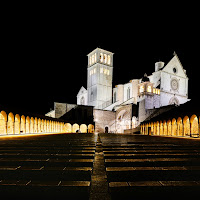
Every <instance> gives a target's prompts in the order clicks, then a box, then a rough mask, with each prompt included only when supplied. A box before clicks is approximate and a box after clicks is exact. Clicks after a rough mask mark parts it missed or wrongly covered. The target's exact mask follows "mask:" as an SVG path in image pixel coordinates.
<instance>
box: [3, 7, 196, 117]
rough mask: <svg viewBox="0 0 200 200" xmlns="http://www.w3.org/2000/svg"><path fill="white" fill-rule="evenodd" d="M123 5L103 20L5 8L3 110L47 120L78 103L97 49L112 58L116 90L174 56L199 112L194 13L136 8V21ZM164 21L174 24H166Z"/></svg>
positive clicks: (91, 14) (87, 15)
mask: <svg viewBox="0 0 200 200" xmlns="http://www.w3.org/2000/svg"><path fill="white" fill-rule="evenodd" d="M118 6H119V7H118V9H114V8H113V9H112V12H110V11H109V12H108V10H104V11H101V13H100V10H99V9H98V10H96V11H95V12H88V10H85V9H83V10H81V11H77V10H76V9H75V8H74V7H73V8H72V12H71V13H69V11H70V7H68V8H67V10H66V11H63V10H64V9H62V12H60V11H59V9H56V11H55V10H54V9H53V6H52V7H51V9H48V8H46V9H44V7H43V9H22V10H18V11H15V12H14V13H13V12H12V11H13V10H10V9H8V10H7V11H8V12H6V15H5V16H4V17H3V22H2V24H1V45H0V48H1V97H0V105H3V106H7V107H11V108H12V107H13V108H16V109H19V110H22V111H27V112H33V113H38V114H45V113H47V112H48V111H50V108H53V102H64V103H76V95H77V93H78V91H79V89H80V88H81V86H84V87H85V88H86V87H87V54H88V53H90V52H91V51H92V50H94V49H95V48H97V47H100V48H102V49H105V50H108V51H111V52H113V53H114V63H113V67H114V68H113V70H114V75H113V87H114V86H115V85H116V84H120V83H121V84H124V83H127V82H128V81H129V80H131V79H134V78H141V77H142V76H143V74H144V73H147V74H148V75H151V74H152V72H154V69H155V67H154V63H155V62H157V61H163V62H165V64H167V63H168V62H169V61H170V59H171V58H172V57H173V52H174V51H176V53H177V55H178V57H179V59H180V61H181V63H182V65H183V67H184V69H186V71H187V75H188V77H189V98H191V99H192V100H193V101H194V105H196V103H198V100H197V98H198V97H197V96H198V95H197V94H198V93H197V92H199V88H198V86H199V79H200V74H199V68H200V63H199V57H200V50H199V47H200V34H199V22H198V21H197V20H198V18H199V16H196V15H197V14H195V13H196V12H192V14H190V15H189V16H188V12H187V13H186V10H187V8H185V10H184V9H183V8H182V9H180V10H178V11H177V10H176V12H175V11H174V9H172V8H171V7H170V6H169V8H171V10H168V12H167V13H163V12H164V11H162V12H161V13H160V12H157V13H155V12H154V11H153V10H150V11H148V12H146V11H145V10H141V8H138V9H140V11H141V12H140V14H136V11H137V8H135V7H134V8H129V6H128V5H126V6H125V7H120V5H118ZM61 7H62V6H61ZM80 7H81V6H80ZM126 8H127V10H126ZM193 8H195V5H194V7H193ZM188 9H189V8H188ZM25 10H26V11H25ZM146 10H148V6H147V7H146ZM122 11H126V12H125V13H122ZM152 13H154V14H155V16H152ZM172 14H173V15H172ZM166 15H168V16H170V17H167V19H165V18H163V16H165V17H166Z"/></svg>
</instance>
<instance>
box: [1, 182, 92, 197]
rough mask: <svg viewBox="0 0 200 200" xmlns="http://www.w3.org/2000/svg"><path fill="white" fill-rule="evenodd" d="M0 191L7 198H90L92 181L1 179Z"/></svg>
mask: <svg viewBox="0 0 200 200" xmlns="http://www.w3.org/2000/svg"><path fill="white" fill-rule="evenodd" d="M0 191H1V195H5V197H6V198H8V197H20V198H23V199H27V198H29V199H30V197H31V199H32V198H33V197H38V198H39V199H41V198H46V197H51V198H52V197H56V198H58V197H64V198H66V199H72V198H73V199H78V198H81V199H88V198H89V191H90V181H55V180H54V181H41V180H40V181H31V180H28V181H22V180H9V181H8V180H1V181H0Z"/></svg>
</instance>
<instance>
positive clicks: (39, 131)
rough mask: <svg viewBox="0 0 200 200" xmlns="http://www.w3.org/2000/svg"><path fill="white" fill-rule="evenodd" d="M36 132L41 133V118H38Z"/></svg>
mask: <svg viewBox="0 0 200 200" xmlns="http://www.w3.org/2000/svg"><path fill="white" fill-rule="evenodd" d="M37 127H38V133H41V119H40V118H39V119H38V126H37Z"/></svg>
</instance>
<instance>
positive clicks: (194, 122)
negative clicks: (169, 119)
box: [190, 115, 199, 137]
mask: <svg viewBox="0 0 200 200" xmlns="http://www.w3.org/2000/svg"><path fill="white" fill-rule="evenodd" d="M190 123H191V136H195V137H198V136H199V124H198V118H197V116H196V115H192V117H191V118H190Z"/></svg>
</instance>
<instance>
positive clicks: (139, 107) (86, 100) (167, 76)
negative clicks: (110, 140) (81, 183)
mask: <svg viewBox="0 0 200 200" xmlns="http://www.w3.org/2000/svg"><path fill="white" fill-rule="evenodd" d="M87 56H88V67H87V89H86V88H84V87H83V86H82V87H81V89H80V91H79V92H78V94H77V105H85V106H93V107H94V111H93V115H94V122H95V130H96V132H104V131H106V132H107V131H108V132H119V133H120V132H121V133H123V132H129V131H130V130H133V129H135V128H137V127H138V125H140V124H141V123H142V122H143V121H145V120H148V119H151V118H153V117H155V116H156V115H159V114H161V113H163V112H166V111H168V110H169V109H170V106H169V105H177V106H179V105H181V104H184V103H186V102H188V101H189V99H188V77H187V74H186V70H184V68H183V66H182V64H181V62H180V60H179V58H178V56H177V54H176V53H174V55H173V57H172V59H171V60H170V61H169V62H168V63H167V64H165V63H164V62H160V61H159V62H156V63H155V70H154V72H153V73H152V74H151V75H147V74H144V76H143V77H142V78H141V79H134V77H133V79H132V80H130V81H128V82H127V83H125V84H119V85H116V86H115V87H114V88H113V86H112V79H113V53H112V52H109V51H106V50H103V49H100V48H96V49H95V50H93V51H92V52H91V53H89V54H88V55H87Z"/></svg>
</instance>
